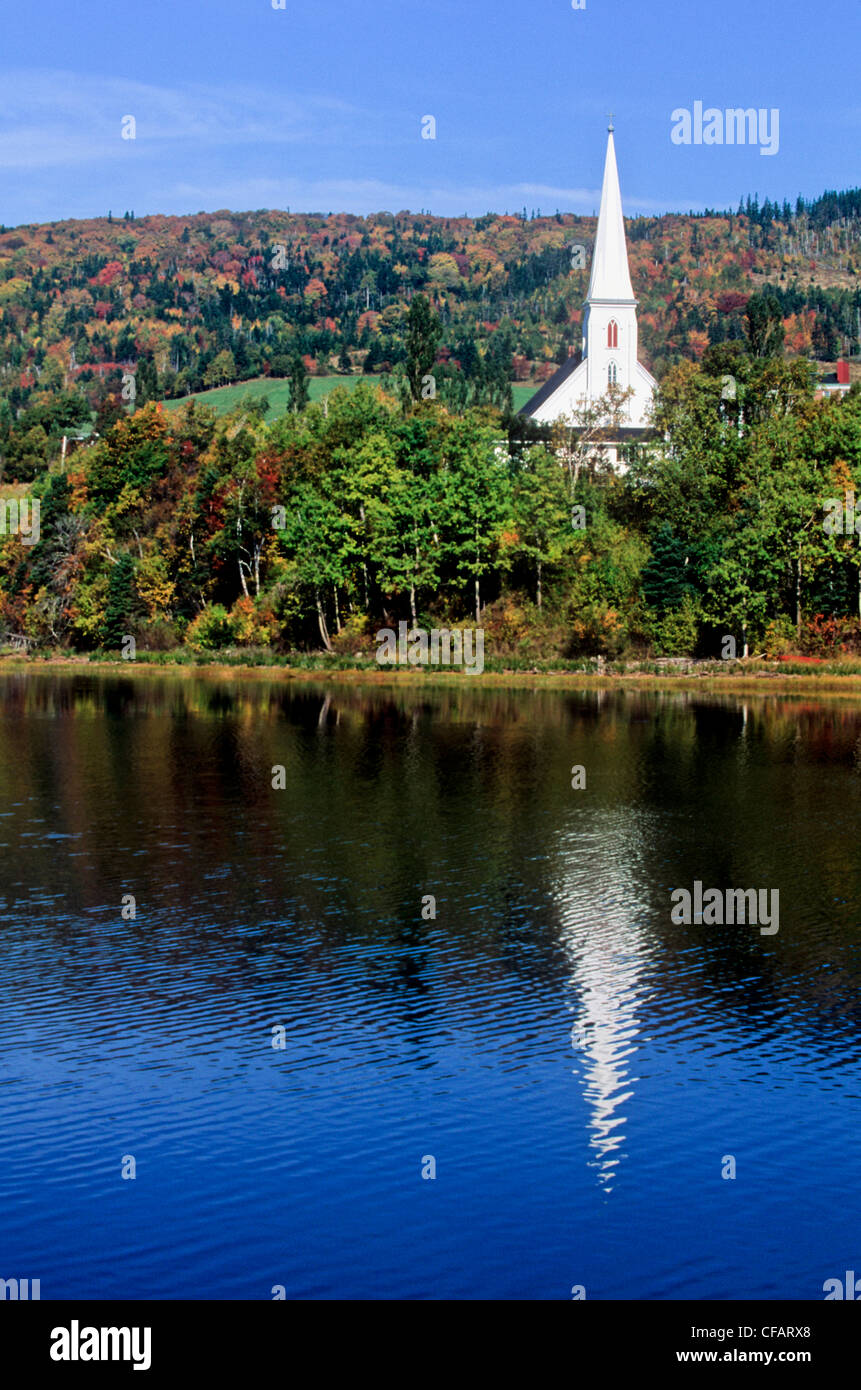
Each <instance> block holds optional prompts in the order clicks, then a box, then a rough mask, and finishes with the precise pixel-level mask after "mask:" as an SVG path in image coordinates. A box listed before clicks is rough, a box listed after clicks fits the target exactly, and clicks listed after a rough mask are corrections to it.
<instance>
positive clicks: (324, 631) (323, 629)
mask: <svg viewBox="0 0 861 1390" xmlns="http://www.w3.org/2000/svg"><path fill="white" fill-rule="evenodd" d="M314 599H315V601H316V604H317V622H318V623H319V625H320V636H321V637H322V639H323V646H324V647H325V648H326V651H327V652H330V651H331V650H332V642H331V639H330V637H329V629H328V628H327V626H326V615H325V613H324V612H323V605H322V603H321V602H320V591H319V589H315V590H314Z"/></svg>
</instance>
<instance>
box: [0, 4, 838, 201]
mask: <svg viewBox="0 0 861 1390" xmlns="http://www.w3.org/2000/svg"><path fill="white" fill-rule="evenodd" d="M585 5H586V8H585V9H578V10H575V9H573V8H572V4H571V0H363V2H361V3H360V0H285V8H284V9H274V8H273V3H272V0H144V2H143V3H138V0H111V2H110V3H109V0H74V2H73V3H69V0H39V3H38V4H37V5H35V6H34V5H32V4H24V3H19V4H16V5H12V4H11V0H7V3H6V6H5V7H4V11H5V12H4V16H3V28H2V48H0V222H3V223H5V224H6V225H7V226H13V225H17V224H19V223H22V222H41V221H54V220H60V219H62V218H66V217H91V216H103V215H105V214H106V213H107V211H108V209H111V210H112V211H113V213H114V215H115V216H116V215H120V216H121V215H122V213H123V212H124V211H125V210H126V209H134V211H135V213H136V214H137V215H138V216H140V215H142V214H145V213H154V212H163V213H193V212H199V211H215V210H217V209H221V208H230V209H232V210H235V211H244V210H248V209H257V208H276V207H277V208H287V207H289V208H290V209H291V210H292V211H297V212H298V211H319V212H340V211H345V212H356V213H368V212H375V211H381V210H386V211H394V212H396V211H399V210H401V209H410V210H411V211H416V212H417V211H419V209H421V208H425V209H428V210H430V211H431V212H434V213H437V214H441V215H457V214H462V213H464V212H467V213H469V214H470V215H478V214H481V213H484V212H487V211H496V212H504V211H506V210H508V211H515V210H519V209H520V208H522V207H523V206H524V205H525V206H526V207H527V209H528V210H529V211H531V210H532V209H533V208H535V209H538V208H540V209H541V210H542V211H543V212H545V213H547V212H554V211H555V210H556V208H559V209H560V210H562V211H574V212H581V213H592V212H593V211H595V210H596V209H597V204H598V200H599V196H600V195H599V190H600V184H601V173H602V166H603V155H604V141H605V130H606V124H607V121H606V113H607V111H608V110H610V109H612V110H613V111H614V112H615V122H616V147H617V153H618V159H619V169H620V175H621V180H622V193H623V198H624V203H625V211H626V213H628V214H629V215H630V214H633V213H637V212H661V211H666V210H680V211H687V210H688V209H689V208H703V207H706V206H711V207H725V206H729V205H732V206H733V207H734V206H736V205H737V203H738V199H739V196H740V195H741V194H742V193H745V194H746V193H748V192H750V193H754V192H758V193H759V194H760V197H764V196H766V195H768V196H769V197H772V198H775V197H777V198H780V199H783V198H784V197H788V198H790V199H794V198H795V196H796V194H797V193H799V192H803V193H805V194H807V195H815V194H818V193H820V192H822V191H823V190H825V189H826V188H846V187H853V186H856V185H858V184H859V183H861V94H859V90H858V75H857V66H858V54H859V51H861V8H859V6H858V5H857V3H852V0H850V3H847V4H845V5H843V6H839V7H835V8H833V9H828V10H823V9H821V8H819V7H817V6H814V5H813V4H812V3H801V0H782V2H781V4H780V5H776V4H773V3H771V2H770V0H768V2H766V0H723V3H716V2H714V0H713V3H708V4H703V3H702V0H697V3H691V4H684V3H682V0H651V2H649V0H642V3H636V2H635V0H585ZM696 101H701V102H702V103H703V105H704V106H705V107H707V108H708V107H715V108H718V109H721V110H722V109H725V108H726V107H745V108H747V107H755V108H757V109H759V108H766V109H768V110H769V111H770V110H771V109H772V108H777V109H778V110H779V112H780V144H779V150H778V153H777V154H775V155H763V154H761V153H760V150H759V146H758V145H753V146H749V145H744V146H741V145H734V146H729V145H704V144H703V145H695V144H691V145H676V144H674V143H673V142H672V140H671V138H670V132H671V128H672V120H671V115H672V112H673V111H674V110H675V109H677V108H687V109H689V110H693V107H694V102H696ZM127 115H133V116H134V117H135V121H136V138H135V139H134V140H123V139H122V138H121V122H122V118H123V117H124V116H127ZM426 115H433V116H434V117H435V119H436V123H437V128H436V139H435V140H423V139H422V138H421V122H422V117H423V116H426Z"/></svg>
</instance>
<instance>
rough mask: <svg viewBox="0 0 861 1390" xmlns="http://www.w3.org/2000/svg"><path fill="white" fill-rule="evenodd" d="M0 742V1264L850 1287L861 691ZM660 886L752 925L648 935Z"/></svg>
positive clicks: (363, 712) (728, 1292) (655, 1286)
mask: <svg viewBox="0 0 861 1390" xmlns="http://www.w3.org/2000/svg"><path fill="white" fill-rule="evenodd" d="M0 715H2V718H0V946H2V957H0V958H1V959H2V972H0V1265H2V1267H0V1278H13V1277H15V1278H31V1279H33V1278H38V1279H40V1280H41V1294H42V1298H43V1299H46V1298H78V1297H81V1298H132V1297H134V1298H183V1297H185V1298H225V1299H233V1298H251V1299H269V1298H271V1297H272V1296H273V1294H272V1290H273V1288H274V1287H275V1286H283V1288H284V1290H285V1293H286V1296H287V1297H288V1298H291V1297H299V1298H321V1297H322V1298H326V1297H336V1298H356V1297H370V1298H391V1297H405V1298H447V1297H453V1298H524V1297H528V1298H542V1299H567V1298H570V1297H571V1291H572V1288H573V1287H574V1286H576V1285H582V1286H584V1287H585V1290H586V1296H587V1298H590V1299H614V1298H635V1299H677V1298H695V1299H711V1298H714V1299H748V1298H750V1299H764V1298H775V1297H782V1298H798V1299H801V1298H813V1299H821V1298H823V1296H824V1295H823V1283H824V1281H825V1280H826V1279H829V1278H832V1277H841V1278H842V1276H843V1273H844V1271H845V1270H847V1269H857V1270H859V1271H861V1230H859V1223H858V1219H857V1210H858V1193H859V1191H861V1143H859V1132H861V1125H859V1120H861V993H859V982H861V843H859V830H858V827H859V810H861V706H859V705H853V704H850V703H845V702H835V703H833V704H827V703H821V704H817V703H815V702H813V701H809V700H802V699H788V698H780V697H776V698H771V699H770V700H767V701H766V700H762V701H760V700H755V699H748V700H746V701H745V700H741V699H735V698H722V697H713V698H710V697H708V696H699V695H689V694H643V693H617V692H614V691H604V692H601V691H595V690H592V691H583V692H582V693H560V692H555V691H550V690H546V689H541V690H538V691H513V690H512V691H503V690H499V689H484V688H481V687H478V688H476V687H474V688H473V689H470V688H468V687H467V686H466V685H464V684H461V683H460V682H455V681H454V680H453V681H452V684H451V686H446V685H443V686H442V687H439V686H437V687H430V686H429V687H427V688H426V689H423V690H417V691H408V690H404V689H400V690H398V689H395V688H382V687H377V688H373V687H369V688H358V687H355V686H342V687H334V686H333V687H331V688H329V690H328V691H327V690H326V689H324V688H322V687H320V688H317V687H315V686H307V685H294V686H286V685H284V684H279V683H277V682H274V681H273V682H259V681H252V680H249V679H244V680H243V679H237V680H236V681H223V682H216V681H204V680H201V679H197V678H191V679H186V678H182V677H164V678H159V679H155V678H154V679H152V680H150V679H148V678H144V677H138V678H134V679H132V678H129V677H124V676H117V677H111V678H102V677H99V676H97V675H93V674H88V673H86V672H84V673H81V674H79V675H75V676H66V675H47V674H46V675H39V674H36V675H34V674H31V673H27V674H24V673H21V674H17V673H16V674H14V675H9V676H5V677H4V678H3V679H2V681H0ZM574 765H581V766H582V767H584V768H585V772H586V787H585V789H578V790H575V789H573V788H572V785H571V783H572V773H571V769H572V767H573V766H574ZM276 766H283V768H284V782H285V785H284V787H283V789H273V786H272V781H273V775H272V769H273V767H276ZM694 881H700V882H701V883H703V884H704V885H705V887H712V886H715V887H717V888H720V889H725V888H732V887H736V888H749V887H756V888H767V889H769V890H774V889H776V890H778V891H779V905H780V919H779V931H778V932H777V933H776V934H774V935H763V934H761V932H760V930H759V928H758V927H757V926H756V925H750V924H738V925H728V926H727V925H725V926H706V925H702V924H698V923H694V924H692V925H690V926H686V925H679V924H676V923H674V922H673V921H671V917H670V913H671V901H670V894H671V893H672V892H673V890H675V889H678V888H684V887H686V888H688V889H689V890H690V889H691V888H692V886H693V883H694ZM127 895H132V896H133V897H134V899H135V917H134V920H127V919H128V918H129V916H130V912H131V907H130V904H129V903H128V902H127V901H126V904H125V912H126V918H124V917H123V915H122V908H123V901H124V896H127ZM427 895H433V897H434V898H435V900H436V917H435V918H434V919H432V918H430V917H428V916H427V914H428V913H429V911H430V908H429V906H428V905H427V904H426V905H425V909H424V910H425V914H426V917H423V915H422V904H423V899H425V898H426V897H427ZM282 1044H283V1045H282ZM130 1159H133V1160H134V1166H135V1176H134V1178H130V1177H127V1178H124V1177H123V1168H124V1166H125V1169H126V1171H131V1164H130ZM431 1159H432V1160H433V1162H432V1163H431V1162H430V1160H431ZM729 1160H734V1165H735V1177H734V1178H733V1177H724V1176H722V1173H723V1172H727V1171H729V1170H731V1168H732V1166H733V1165H732V1163H731V1162H729ZM434 1166H435V1177H433V1178H431V1177H423V1176H422V1171H423V1168H424V1170H425V1172H428V1173H429V1172H430V1171H431V1170H432V1169H433V1168H434Z"/></svg>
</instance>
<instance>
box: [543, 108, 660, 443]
mask: <svg viewBox="0 0 861 1390" xmlns="http://www.w3.org/2000/svg"><path fill="white" fill-rule="evenodd" d="M637 354H638V331H637V301H636V299H635V298H634V288H633V285H632V284H631V272H630V269H629V266H628V248H627V244H626V241H625V219H624V216H623V214H622V195H621V192H620V190H619V171H618V169H617V167H616V146H615V143H614V140H613V123H612V118H611V121H610V125H609V128H608V132H607V154H606V158H605V160H604V183H603V185H602V188H601V211H600V214H599V216H598V229H597V231H596V233H595V245H594V249H593V251H592V266H591V274H590V277H589V290H588V293H587V295H586V299H585V301H584V304H583V353H582V360H581V361H580V362H579V363H576V362H575V359H574V358H569V360H568V362H566V363H564V364H563V365H562V366H561V367H560V368H559V370H558V372H555V373H554V375H553V376H552V377H551V378H550V380H549V381H548V382H546V383H545V385H544V386H543V387H542V388H541V390H540V391H538V392H536V394H535V395H534V396H533V398H532V400H531V401H529V402H528V404H527V405H525V406H523V408H522V410H521V414H523V415H528V416H530V417H531V418H532V419H534V420H537V421H539V422H541V423H546V424H550V423H552V422H553V421H555V420H560V419H568V420H571V419H572V418H574V417H575V416H576V414H577V412H578V411H581V412H582V411H583V409H584V407H586V406H588V405H589V404H590V403H593V402H596V401H600V400H606V397H607V392H608V390H609V389H610V388H611V387H619V389H620V390H622V391H632V392H633V394H632V395H630V396H629V397H628V398H627V400H626V402H625V403H624V405H623V406H622V411H621V414H622V423H621V425H620V428H621V430H622V431H626V430H643V429H645V428H647V427H648V425H649V411H650V406H651V403H652V398H653V395H654V392H655V388H656V386H657V383H656V381H655V379H654V377H653V376H652V375H651V374H650V373H649V372H647V371H646V368H645V367H644V366H643V365H642V363H641V362H640V361H638V356H637Z"/></svg>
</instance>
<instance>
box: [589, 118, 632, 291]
mask: <svg viewBox="0 0 861 1390" xmlns="http://www.w3.org/2000/svg"><path fill="white" fill-rule="evenodd" d="M593 299H610V300H626V299H627V300H629V301H630V302H631V303H634V302H635V300H634V289H633V286H632V284H631V272H630V270H629V269H628V249H627V246H626V244H625V220H624V218H623V216H622V194H621V192H620V191H619V171H618V169H617V168H616V147H615V145H614V143H613V128H612V126H611V127H610V130H609V133H608V137H607V158H606V160H605V162H604V186H603V188H602V189H601V212H600V215H599V217H598V233H597V236H596V237H595V249H594V251H593V252H592V276H591V279H590V281H589V293H588V295H587V296H586V302H587V304H588V303H589V301H590V300H593Z"/></svg>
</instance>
